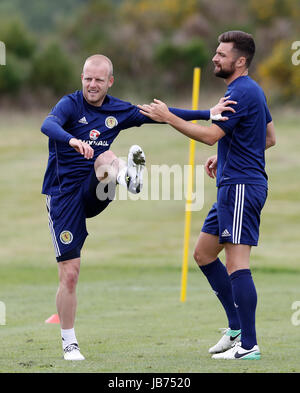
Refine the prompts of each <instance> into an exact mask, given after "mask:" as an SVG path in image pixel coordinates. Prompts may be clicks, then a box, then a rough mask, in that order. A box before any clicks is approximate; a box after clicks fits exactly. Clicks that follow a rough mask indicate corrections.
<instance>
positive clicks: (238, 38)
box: [218, 30, 255, 67]
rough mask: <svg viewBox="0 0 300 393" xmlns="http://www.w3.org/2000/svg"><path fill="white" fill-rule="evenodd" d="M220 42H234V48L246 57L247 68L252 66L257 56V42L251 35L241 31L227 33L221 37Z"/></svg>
mask: <svg viewBox="0 0 300 393" xmlns="http://www.w3.org/2000/svg"><path fill="white" fill-rule="evenodd" d="M218 41H219V43H221V42H232V43H233V48H234V49H235V50H236V51H238V52H239V54H240V55H241V56H245V57H246V66H247V67H249V66H250V64H251V61H252V59H253V56H254V54H255V42H254V39H253V37H252V35H251V34H248V33H245V32H244V31H239V30H233V31H226V32H225V33H222V34H221V35H220V36H219V38H218Z"/></svg>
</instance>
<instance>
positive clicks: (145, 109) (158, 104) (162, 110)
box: [137, 98, 171, 123]
mask: <svg viewBox="0 0 300 393" xmlns="http://www.w3.org/2000/svg"><path fill="white" fill-rule="evenodd" d="M137 107H138V108H139V109H140V112H141V113H142V114H143V115H145V116H148V117H150V119H152V120H154V121H157V122H158V123H168V119H169V116H170V115H171V112H170V111H169V108H168V107H167V105H166V104H165V103H164V102H162V101H160V100H157V99H156V98H154V100H153V102H152V103H151V104H150V105H137Z"/></svg>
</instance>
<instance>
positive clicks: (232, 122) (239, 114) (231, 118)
mask: <svg viewBox="0 0 300 393" xmlns="http://www.w3.org/2000/svg"><path fill="white" fill-rule="evenodd" d="M245 94H246V93H245V92H242V91H241V90H237V89H236V90H234V91H233V92H231V93H230V99H231V100H234V101H236V102H237V104H236V105H234V110H235V113H233V112H230V111H225V112H223V113H222V116H224V117H228V120H226V121H216V120H213V121H212V123H213V124H216V125H217V126H219V127H220V128H221V129H222V130H223V131H224V132H225V134H228V133H231V132H232V131H233V130H234V128H235V127H236V125H237V124H238V123H239V122H240V120H241V118H243V117H246V116H247V114H248V100H247V99H245ZM225 96H226V95H225Z"/></svg>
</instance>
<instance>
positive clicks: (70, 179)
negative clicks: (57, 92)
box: [41, 90, 210, 195]
mask: <svg viewBox="0 0 300 393" xmlns="http://www.w3.org/2000/svg"><path fill="white" fill-rule="evenodd" d="M170 111H171V112H173V113H174V114H176V115H177V116H179V117H182V118H183V119H185V120H197V119H199V120H201V119H202V120H209V118H210V111H209V110H207V111H191V110H184V109H177V108H170ZM145 123H155V122H154V121H153V120H151V119H149V118H148V117H146V116H144V115H142V114H141V113H140V111H139V108H137V107H136V106H135V105H132V104H131V103H129V102H125V101H122V100H120V99H118V98H115V97H112V96H110V95H107V96H106V97H105V99H104V101H103V104H102V105H101V106H100V107H97V106H94V105H90V104H89V103H88V102H87V101H86V100H85V99H84V97H83V94H82V91H81V90H80V91H76V92H75V93H72V94H69V95H66V96H64V97H63V98H62V99H61V100H60V101H59V102H58V103H57V104H56V106H55V107H54V108H53V109H52V111H51V112H50V114H49V115H48V116H47V118H46V119H45V121H44V122H43V124H42V127H41V131H42V132H43V133H44V134H46V135H47V136H48V137H49V159H48V165H47V169H46V173H45V176H44V182H43V188H42V193H43V194H47V195H57V194H59V193H62V192H64V193H67V192H70V191H72V190H74V189H75V188H76V187H78V186H79V185H80V184H81V183H82V181H83V180H84V179H86V177H87V176H88V175H89V174H90V172H91V170H92V169H93V167H94V162H95V160H96V158H97V157H98V156H99V154H101V153H103V152H104V151H106V150H108V149H109V148H110V145H111V144H112V142H113V141H114V139H115V138H116V137H117V136H118V134H119V132H120V131H121V130H124V129H127V128H130V127H139V126H141V125H142V124H145ZM71 138H77V139H80V140H82V141H84V142H86V143H88V144H90V146H91V147H92V148H93V149H94V157H93V159H90V160H87V159H85V158H84V157H83V156H82V155H81V154H79V153H78V152H77V151H76V150H75V149H74V148H72V147H71V146H70V145H69V141H70V139H71Z"/></svg>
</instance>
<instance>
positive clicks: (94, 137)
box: [90, 130, 100, 141]
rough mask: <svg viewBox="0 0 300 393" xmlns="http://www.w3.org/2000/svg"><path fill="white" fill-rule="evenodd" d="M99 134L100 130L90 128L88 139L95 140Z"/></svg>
mask: <svg viewBox="0 0 300 393" xmlns="http://www.w3.org/2000/svg"><path fill="white" fill-rule="evenodd" d="M99 136H100V131H98V130H91V131H90V139H91V140H92V141H96V140H97V139H98V137H99Z"/></svg>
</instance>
